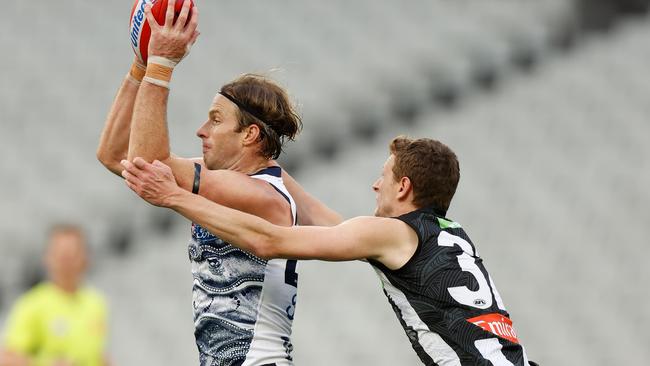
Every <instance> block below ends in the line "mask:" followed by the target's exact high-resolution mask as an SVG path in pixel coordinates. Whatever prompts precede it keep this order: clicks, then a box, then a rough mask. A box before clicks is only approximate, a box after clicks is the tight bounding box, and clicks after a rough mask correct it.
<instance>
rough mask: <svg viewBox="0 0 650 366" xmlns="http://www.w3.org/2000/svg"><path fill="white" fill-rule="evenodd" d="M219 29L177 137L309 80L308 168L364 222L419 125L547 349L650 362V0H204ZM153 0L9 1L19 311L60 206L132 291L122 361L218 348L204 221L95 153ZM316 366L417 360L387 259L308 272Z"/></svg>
mask: <svg viewBox="0 0 650 366" xmlns="http://www.w3.org/2000/svg"><path fill="white" fill-rule="evenodd" d="M196 3H197V5H198V6H199V7H200V10H201V24H200V30H201V32H202V34H201V37H200V39H199V42H198V43H197V45H196V46H195V47H194V49H193V50H192V54H191V55H190V56H189V58H188V59H187V60H185V61H183V63H182V65H181V66H180V67H179V68H178V70H177V71H176V72H175V75H174V80H173V83H172V89H171V90H172V91H171V99H170V100H171V101H170V109H169V124H170V132H171V137H172V148H173V150H174V151H175V152H176V153H178V154H180V155H185V156H198V155H200V144H199V143H198V139H197V138H196V137H195V136H194V131H195V130H196V128H197V127H198V126H199V124H200V123H201V122H202V121H203V119H204V118H205V115H206V111H207V107H208V105H209V103H210V100H211V98H212V97H213V95H214V93H215V91H216V90H217V88H218V87H219V86H220V85H221V84H222V83H224V82H226V81H228V80H230V79H232V78H234V77H235V76H236V75H238V74H240V73H242V72H251V71H252V72H262V73H267V74H270V75H271V76H272V77H274V78H275V79H277V80H279V81H280V82H281V83H283V84H284V85H285V86H287V87H288V89H289V91H290V92H291V94H292V95H293V96H294V98H295V99H296V100H297V101H298V103H299V105H300V109H301V111H302V114H303V116H304V123H305V128H304V133H303V134H302V136H300V137H299V140H298V141H297V142H296V143H295V144H293V145H291V146H289V147H288V148H287V149H286V151H287V156H286V158H285V159H284V160H283V164H284V166H285V167H286V168H287V169H288V170H289V171H290V172H292V173H293V174H294V175H295V176H296V178H297V179H298V180H299V181H300V182H302V183H303V185H304V186H305V187H306V188H307V189H308V190H310V191H311V192H313V193H314V194H315V195H316V196H318V197H320V198H321V199H323V200H324V201H325V202H326V203H328V204H330V205H331V206H332V207H333V208H335V209H337V210H339V211H340V212H342V213H343V214H344V215H345V217H350V216H353V215H360V214H370V213H371V212H372V208H373V207H374V194H373V193H372V191H371V190H370V184H371V182H372V181H373V180H374V179H375V177H376V176H377V175H378V174H379V169H380V167H381V164H382V162H383V161H384V159H385V157H386V155H387V152H386V145H387V143H388V141H389V140H390V139H391V138H392V137H394V136H395V135H397V134H408V135H411V136H414V137H420V136H428V137H434V138H438V139H440V140H442V141H444V142H446V143H447V144H449V145H450V146H451V147H452V148H453V149H454V150H455V151H456V152H457V154H458V156H459V158H460V162H461V175H462V177H461V182H460V186H459V189H458V193H457V195H456V198H455V199H454V202H452V208H451V210H450V212H449V216H450V217H451V218H454V219H455V220H457V221H459V222H460V223H461V224H462V225H463V226H465V227H466V228H467V230H468V232H469V235H470V236H471V237H472V238H473V240H474V242H475V243H476V244H477V247H478V250H479V253H480V254H481V256H482V257H483V258H484V259H485V261H486V264H487V268H488V270H489V271H490V273H491V275H492V277H493V278H494V279H495V282H496V283H497V286H498V287H499V290H500V292H501V294H502V296H503V298H504V300H505V302H506V306H507V307H508V308H509V310H510V313H511V316H512V318H513V320H514V323H515V327H516V329H517V331H518V334H519V338H520V339H521V340H522V341H523V342H524V344H525V346H526V348H527V351H528V354H529V356H530V358H531V359H533V360H537V361H538V362H540V363H541V364H542V365H628V364H642V363H644V362H647V360H648V356H650V351H649V350H648V347H647V345H648V343H649V341H650V339H649V338H648V336H647V334H648V333H647V329H648V328H649V326H650V312H649V311H648V310H647V304H648V301H649V300H650V293H649V292H648V282H647V281H648V279H650V276H649V272H650V270H649V269H648V268H649V267H648V266H647V265H646V259H647V257H648V254H650V250H649V249H648V246H647V240H648V234H649V229H648V228H647V226H646V225H647V224H648V223H649V221H650V214H649V210H648V207H650V195H649V194H648V193H647V189H648V187H650V159H649V156H650V147H649V146H648V141H649V137H650V125H649V123H648V121H649V120H650V119H649V117H650V77H649V76H650V66H649V64H648V60H649V59H650V19H648V18H647V15H645V11H646V10H647V1H643V0H628V1H620V0H619V1H615V0H585V1H575V2H574V1H569V0H523V1H522V0H519V1H515V0H492V1H479V0H476V1H470V0H458V1H450V0H447V1H426V0H407V1H377V0H356V1H352V2H348V1H341V0H335V1H323V2H312V1H297V0H276V1H254V0H238V1H235V0H225V1H224V0H222V1H206V0H196ZM130 6H131V0H115V1H96V0H84V1H81V0H74V1H73V0H69V1H65V2H55V1H48V0H35V1H13V2H3V10H2V12H0V49H1V50H2V57H0V65H1V67H0V77H1V80H0V123H1V130H0V166H1V167H2V179H1V180H0V326H2V325H3V323H2V319H3V318H4V316H6V312H7V310H8V308H9V306H10V305H11V302H12V301H13V300H14V299H15V298H16V296H18V294H19V293H20V292H22V291H24V289H25V288H27V287H29V286H30V285H32V284H33V283H34V282H35V281H37V280H38V279H39V277H40V276H41V275H42V274H41V273H40V270H39V266H40V255H41V254H40V253H41V250H42V247H43V241H44V239H45V230H46V228H47V227H48V226H49V225H50V224H51V223H53V222H59V221H73V222H80V223H82V224H83V225H84V226H85V227H86V228H87V230H88V232H89V235H90V239H91V244H92V248H93V259H94V267H93V271H92V273H91V275H90V282H92V283H93V284H94V285H96V286H97V287H99V288H100V289H102V290H103V291H104V292H105V293H106V294H107V296H108V299H109V302H110V305H111V316H112V321H111V344H110V353H111V355H112V357H113V358H114V360H115V361H116V364H117V365H126V366H129V365H192V364H196V352H195V349H194V344H193V336H192V321H191V308H190V306H191V305H190V303H191V290H190V289H191V274H190V269H189V263H188V260H187V253H186V244H187V240H188V234H189V226H188V223H187V222H186V221H185V220H183V219H181V218H178V217H177V216H175V215H174V214H172V213H170V212H169V211H165V210H160V209H155V208H152V207H149V206H147V205H146V204H145V203H144V202H141V201H140V200H139V199H137V198H136V197H135V196H134V195H133V194H132V193H131V192H130V191H128V189H127V188H126V187H125V186H124V185H123V183H122V182H121V181H120V180H119V179H117V178H116V177H114V176H112V175H110V173H108V172H107V171H105V170H104V169H103V168H102V167H101V166H100V164H99V163H98V162H97V161H96V159H95V148H96V144H97V141H98V137H99V132H100V131H101V128H102V124H103V121H104V117H105V115H106V112H107V110H108V107H109V105H110V103H111V101H112V99H113V96H114V94H115V92H116V90H117V87H118V85H119V83H120V81H121V78H122V76H123V75H124V74H125V73H126V72H127V69H128V66H129V64H130V62H131V59H132V52H131V50H130V48H129V43H128V42H129V41H128V29H127V28H128V27H127V26H128V13H129V10H130ZM299 273H300V284H301V285H300V287H299V293H300V296H299V305H298V308H297V313H296V320H295V322H294V335H293V342H294V346H295V352H294V359H295V361H296V364H297V365H309V366H318V365H377V366H383V365H385V366H389V365H391V366H392V365H416V364H418V360H417V358H416V356H415V354H414V352H413V351H412V350H411V348H410V345H409V343H408V341H407V338H406V337H405V336H404V334H403V331H402V329H401V327H400V326H399V323H398V322H397V320H396V319H395V317H394V315H393V313H392V310H391V309H390V307H389V305H388V303H387V302H386V300H385V298H384V296H383V294H382V292H381V289H380V284H379V281H378V280H377V279H376V278H375V275H374V273H373V272H372V270H371V268H370V267H369V266H368V265H366V264H364V263H321V262H301V263H300V264H299Z"/></svg>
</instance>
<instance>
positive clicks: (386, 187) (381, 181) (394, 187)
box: [372, 154, 399, 217]
mask: <svg viewBox="0 0 650 366" xmlns="http://www.w3.org/2000/svg"><path fill="white" fill-rule="evenodd" d="M394 165H395V156H394V155H392V154H391V155H390V156H389V157H388V159H387V160H386V162H385V163H384V167H383V169H382V171H381V175H380V176H379V178H377V180H376V181H375V183H373V185H372V190H373V191H375V193H376V194H377V197H376V200H377V206H376V208H375V216H380V217H391V216H394V214H393V211H394V206H395V202H396V197H397V192H398V191H399V184H398V182H397V181H396V180H395V175H394V174H393V166H394Z"/></svg>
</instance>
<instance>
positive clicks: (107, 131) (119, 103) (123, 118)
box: [97, 76, 139, 175]
mask: <svg viewBox="0 0 650 366" xmlns="http://www.w3.org/2000/svg"><path fill="white" fill-rule="evenodd" d="M138 86H139V85H138V83H137V82H135V81H133V80H131V79H129V77H128V76H127V77H126V78H125V79H124V81H123V82H122V85H121V86H120V89H119V90H118V92H117V96H116V97H115V100H114V101H113V105H112V106H111V109H110V111H109V112H108V116H107V117H106V123H105V124H104V129H103V130H102V134H101V137H100V139H99V146H98V147H97V159H99V161H100V162H101V163H102V164H103V165H104V166H105V167H106V168H107V169H108V170H110V171H111V172H113V173H115V174H117V175H120V172H121V171H122V166H121V165H120V161H121V160H122V159H124V158H126V156H127V152H128V149H129V131H130V129H131V117H132V115H133V105H134V103H135V97H136V95H137V93H138Z"/></svg>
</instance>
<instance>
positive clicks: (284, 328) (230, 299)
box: [189, 167, 298, 366]
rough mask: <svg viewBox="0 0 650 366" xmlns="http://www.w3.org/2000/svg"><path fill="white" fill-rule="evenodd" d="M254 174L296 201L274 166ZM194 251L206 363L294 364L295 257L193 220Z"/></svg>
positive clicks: (199, 334)
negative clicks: (264, 253) (275, 255)
mask: <svg viewBox="0 0 650 366" xmlns="http://www.w3.org/2000/svg"><path fill="white" fill-rule="evenodd" d="M251 177H252V178H255V179H261V180H264V181H267V182H268V183H269V184H271V185H272V186H273V187H274V188H275V189H276V190H277V191H278V194H281V195H282V196H284V198H285V199H286V200H287V201H289V203H290V204H291V214H292V216H293V223H294V225H295V224H296V204H295V202H294V200H293V198H292V197H291V195H290V194H289V192H288V191H287V189H286V188H285V186H284V183H283V182H282V176H281V169H280V168H279V167H270V168H266V169H264V170H261V171H259V172H257V173H255V174H253V175H251ZM189 257H190V261H191V263H192V274H193V276H194V286H193V290H192V292H193V302H192V306H193V309H194V335H195V337H196V344H197V346H198V349H199V360H200V363H201V366H262V365H277V366H287V365H289V366H291V365H293V360H292V357H291V351H292V349H293V346H292V344H291V340H290V336H291V323H292V321H293V315H294V312H295V307H296V293H297V286H298V275H297V274H296V261H295V260H285V259H272V260H268V261H267V260H263V259H261V258H258V257H256V256H255V255H253V254H250V253H248V252H245V251H242V250H240V249H238V248H236V247H233V246H232V245H230V244H228V243H227V242H224V241H223V240H221V239H220V238H218V237H216V236H214V235H212V234H211V233H209V232H208V231H207V230H205V229H204V228H202V227H201V226H199V225H197V224H194V223H193V224H192V239H191V241H190V244H189Z"/></svg>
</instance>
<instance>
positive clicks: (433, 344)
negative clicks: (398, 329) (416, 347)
mask: <svg viewBox="0 0 650 366" xmlns="http://www.w3.org/2000/svg"><path fill="white" fill-rule="evenodd" d="M373 268H374V269H375V272H377V275H378V276H379V278H380V279H381V282H382V283H383V285H384V289H385V290H386V293H387V294H388V296H389V297H390V299H391V300H392V302H393V303H394V304H395V305H396V306H397V307H398V308H399V309H400V311H401V313H402V320H404V323H406V325H408V326H409V327H411V328H413V330H415V331H416V332H417V334H418V342H419V343H420V346H422V349H423V350H424V352H426V353H427V354H428V355H429V357H431V358H432V359H433V361H434V362H435V363H436V364H438V365H439V366H461V364H460V359H459V358H458V355H457V354H456V352H455V351H454V350H453V348H451V346H450V345H448V344H447V343H446V342H445V341H444V340H443V339H442V337H440V335H438V333H434V332H432V331H431V330H430V329H429V327H427V325H426V324H425V323H424V322H423V321H422V319H420V317H419V316H418V314H417V312H415V309H413V307H412V306H411V304H410V303H409V301H408V299H407V298H406V295H404V293H403V292H402V291H400V290H399V289H398V288H396V287H395V286H393V285H392V284H391V283H390V281H389V280H388V278H387V277H386V275H384V273H383V272H382V271H381V270H379V269H377V268H375V267H373Z"/></svg>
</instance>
